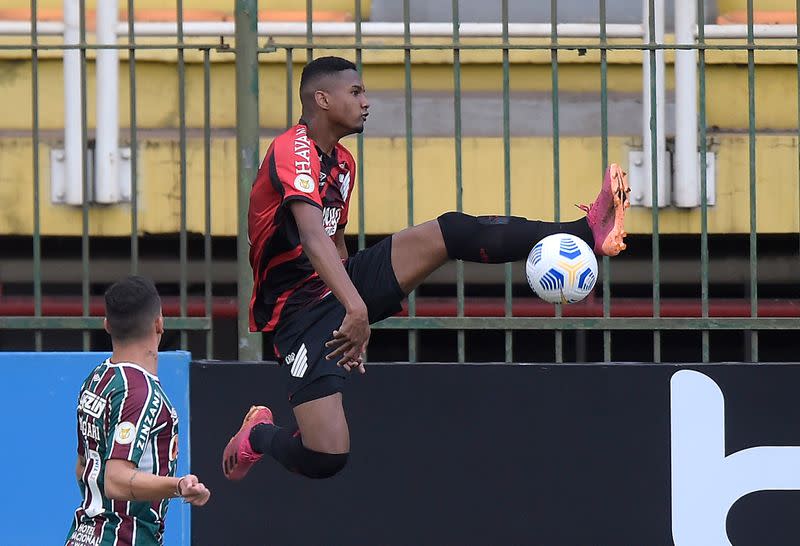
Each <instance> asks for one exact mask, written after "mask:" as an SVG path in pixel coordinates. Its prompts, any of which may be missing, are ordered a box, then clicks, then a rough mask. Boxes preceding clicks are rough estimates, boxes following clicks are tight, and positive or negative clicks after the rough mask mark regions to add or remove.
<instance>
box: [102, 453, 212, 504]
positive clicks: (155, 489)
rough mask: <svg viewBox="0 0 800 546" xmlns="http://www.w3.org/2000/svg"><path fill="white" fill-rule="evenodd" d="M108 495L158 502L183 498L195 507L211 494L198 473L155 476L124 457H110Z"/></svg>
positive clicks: (106, 475) (131, 499)
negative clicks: (178, 476)
mask: <svg viewBox="0 0 800 546" xmlns="http://www.w3.org/2000/svg"><path fill="white" fill-rule="evenodd" d="M105 494H106V496H107V497H108V498H110V499H114V500H119V501H149V502H157V501H160V500H162V499H169V498H173V497H182V498H183V499H184V500H185V501H186V502H188V503H191V504H192V505H194V506H203V505H204V504H205V503H206V502H208V499H209V497H211V492H210V491H209V490H208V489H207V488H206V486H205V485H203V484H202V483H200V482H199V481H198V479H197V476H194V475H192V474H187V475H186V476H183V477H181V478H170V477H168V476H156V475H154V474H150V473H149V472H140V471H139V470H138V469H137V468H136V467H135V466H134V465H133V463H132V462H131V461H126V460H123V459H111V460H109V461H108V463H107V464H106V472H105Z"/></svg>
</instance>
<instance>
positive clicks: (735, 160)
mask: <svg viewBox="0 0 800 546" xmlns="http://www.w3.org/2000/svg"><path fill="white" fill-rule="evenodd" d="M346 144H347V145H348V146H350V147H351V149H353V151H355V145H354V144H355V143H354V142H353V141H352V140H349V141H348V142H346ZM413 144H414V189H415V195H414V206H415V211H414V220H415V222H416V223H419V222H422V221H425V220H428V219H431V218H435V217H436V216H438V215H439V214H441V213H442V212H444V211H446V210H450V209H454V208H455V203H456V199H455V160H454V142H453V140H452V139H447V138H418V139H415V140H414V143H413ZM630 144H631V142H630V141H629V140H628V139H624V138H612V139H611V140H610V142H609V157H610V158H611V159H612V160H618V161H620V162H621V163H623V164H624V158H625V157H627V154H626V151H627V149H628V146H629V145H630ZM267 145H268V141H266V140H265V141H262V143H261V149H262V150H265V149H266V146H267ZM718 145H719V150H720V153H719V156H718V158H717V196H716V197H717V205H716V206H715V207H712V208H711V209H710V210H709V229H710V231H711V232H712V233H736V232H739V233H747V232H748V231H749V213H748V210H749V209H748V207H749V197H748V195H749V194H748V184H749V179H748V153H747V150H748V142H747V138H746V137H745V136H741V135H722V136H720V137H719V139H718ZM364 148H365V151H364V162H365V172H364V174H365V180H366V182H365V194H366V203H365V205H366V214H365V222H366V229H367V232H369V233H391V232H394V231H398V230H400V229H402V228H403V227H405V226H406V221H407V220H406V219H407V210H406V207H405V203H406V188H407V177H406V169H405V140H404V139H388V138H375V139H369V138H368V139H366V140H365V145H364ZM560 150H561V208H560V211H561V218H562V219H564V220H569V219H573V218H577V217H579V215H580V214H581V213H580V212H579V211H578V210H577V209H575V208H574V206H573V204H575V203H582V202H588V201H591V200H592V199H593V198H594V196H595V195H596V192H597V189H598V185H599V179H600V175H601V165H600V140H599V138H595V137H591V138H563V139H561V142H560ZM235 152H236V150H235V139H233V138H216V139H214V140H213V142H212V157H211V165H212V172H211V179H212V204H213V205H212V207H213V208H212V212H213V220H212V230H213V233H215V234H218V235H233V234H234V233H235V229H236V191H235V185H236V164H235V157H236V153H235ZM463 153H464V155H463V161H464V162H463V172H464V178H463V182H464V192H463V198H464V210H465V211H466V212H469V213H472V214H495V213H499V212H502V211H503V175H502V173H503V163H502V162H503V148H502V140H501V139H498V138H466V139H464V141H463ZM31 154H32V145H31V141H30V139H21V138H6V139H0V234H30V233H32V230H33V217H32V202H33V180H32V168H31V164H32V155H31ZM202 154H203V147H202V141H201V140H200V139H190V140H189V143H188V149H187V183H188V192H187V202H188V227H189V230H191V231H195V232H202V231H203V229H204V220H203V217H204V216H203V214H204V212H203V211H204V206H205V197H204V190H203V180H204V173H203V155H202ZM756 154H757V188H758V192H757V204H758V231H759V232H760V233H792V232H797V231H798V229H800V225H799V224H798V217H800V214H798V210H799V208H798V207H799V205H798V190H797V188H798V177H797V157H798V148H797V139H796V138H795V137H790V136H778V135H763V136H760V137H759V139H758V141H757V150H756ZM179 162H180V154H179V149H178V146H177V144H176V143H175V142H173V141H170V140H167V139H162V140H158V139H154V140H148V141H146V142H142V144H141V149H140V165H139V174H140V187H141V190H140V191H141V193H140V203H139V206H140V217H139V226H140V229H141V230H142V232H147V233H165V232H167V233H169V232H175V231H177V230H178V227H179V217H180V208H179V204H180V201H179V196H180V193H179V182H180V180H179V165H180V163H179ZM511 162H512V212H513V214H515V215H521V216H527V217H531V218H541V219H552V218H553V183H552V178H553V167H552V163H553V162H552V141H551V139H547V138H514V139H512V143H511ZM40 173H41V201H40V203H41V210H42V213H41V214H42V216H41V218H42V231H43V233H44V234H48V235H79V234H80V229H81V228H80V226H81V211H80V208H74V207H69V206H64V205H51V204H50V183H49V180H50V166H49V150H48V148H47V146H46V145H43V146H42V149H41V152H40ZM359 197H360V193H359V192H358V191H356V192H354V194H353V202H352V203H351V211H352V216H351V218H350V224H349V227H348V232H349V233H356V232H357V229H358V199H359ZM650 214H651V213H650V210H649V209H633V210H631V212H630V215H629V220H628V223H627V226H628V231H629V232H630V233H649V232H650V228H651V216H650ZM90 226H91V233H92V234H93V235H116V236H124V235H127V234H129V232H130V231H129V230H130V207H129V206H128V205H114V206H100V207H93V208H92V210H91V215H90ZM660 227H661V231H662V233H697V232H699V230H700V213H699V210H690V211H686V210H674V209H665V210H663V211H662V212H661V216H660Z"/></svg>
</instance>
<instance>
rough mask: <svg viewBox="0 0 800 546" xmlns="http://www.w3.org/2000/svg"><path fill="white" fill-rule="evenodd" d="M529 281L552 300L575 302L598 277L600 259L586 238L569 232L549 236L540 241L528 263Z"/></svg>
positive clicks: (526, 268) (580, 298)
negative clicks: (598, 260)
mask: <svg viewBox="0 0 800 546" xmlns="http://www.w3.org/2000/svg"><path fill="white" fill-rule="evenodd" d="M525 273H526V274H527V276H528V284H529V285H530V286H531V288H532V289H533V291H534V292H536V295H537V296H539V297H540V298H542V299H543V300H545V301H547V302H550V303H575V302H578V301H581V300H582V299H583V298H585V297H586V296H587V295H588V294H589V292H591V291H592V288H594V283H595V281H596V280H597V258H595V257H594V252H592V249H591V248H589V245H587V244H586V243H585V242H584V240H583V239H581V238H580V237H576V236H575V235H570V234H568V233H556V234H555V235H549V236H547V237H545V238H544V239H542V240H541V241H539V242H538V243H536V245H535V246H534V247H533V250H531V253H530V254H528V261H527V262H526V263H525Z"/></svg>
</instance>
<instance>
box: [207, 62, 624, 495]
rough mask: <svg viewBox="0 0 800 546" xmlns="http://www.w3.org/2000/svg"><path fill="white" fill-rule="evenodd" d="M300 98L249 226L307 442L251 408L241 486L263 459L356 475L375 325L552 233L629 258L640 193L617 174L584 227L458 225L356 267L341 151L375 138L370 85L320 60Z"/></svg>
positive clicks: (467, 221) (406, 241) (494, 219)
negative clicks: (426, 284) (355, 434)
mask: <svg viewBox="0 0 800 546" xmlns="http://www.w3.org/2000/svg"><path fill="white" fill-rule="evenodd" d="M300 99H301V101H302V105H303V113H302V117H301V119H300V122H299V124H298V125H295V126H294V127H292V128H291V129H289V130H288V131H286V132H285V133H283V134H282V135H280V136H279V137H277V138H276V139H275V140H274V141H273V142H272V145H271V146H270V147H269V150H268V151H267V154H266V158H265V159H264V162H263V163H262V164H261V168H260V170H259V172H258V177H257V178H256V180H255V183H254V185H253V188H252V191H251V194H250V210H249V216H248V222H249V236H250V241H251V249H250V264H251V265H252V267H253V278H254V282H255V286H254V289H253V296H252V300H251V302H250V329H251V331H263V332H272V333H273V335H274V344H275V350H276V352H277V354H278V358H279V359H280V360H281V363H282V364H283V366H284V368H285V369H286V371H287V373H288V376H289V377H288V391H289V392H288V394H289V400H290V403H291V405H292V407H293V409H294V415H295V417H296V419H297V425H298V427H299V430H296V429H291V430H290V429H288V428H282V427H279V426H276V425H275V424H274V423H273V419H272V412H271V411H270V410H269V409H268V408H266V407H264V406H253V407H252V408H250V410H249V411H248V412H247V415H245V418H244V422H243V423H242V426H241V428H240V429H239V431H238V432H237V433H236V435H234V436H233V438H232V439H231V440H230V442H228V445H227V447H226V448H225V450H224V453H223V460H222V467H223V472H224V473H225V476H226V477H227V478H228V479H231V480H240V479H242V478H243V477H244V476H245V474H247V472H248V471H249V470H250V468H251V467H252V465H253V464H254V463H256V462H257V461H259V460H260V459H261V458H262V457H263V455H264V454H269V455H270V456H271V457H273V458H274V459H275V460H277V461H278V462H280V463H281V464H282V465H283V466H285V467H286V468H287V469H289V470H291V471H293V472H297V473H299V474H302V475H304V476H308V477H310V478H327V477H330V476H333V475H335V474H336V473H337V472H339V471H340V470H341V469H342V468H343V467H344V466H345V464H346V462H347V457H348V453H349V451H350V436H349V431H348V428H347V420H346V419H345V414H344V409H343V408H342V394H341V391H342V387H343V385H344V381H345V377H346V376H347V372H350V371H353V370H358V371H359V372H361V373H364V371H365V369H364V363H363V361H362V355H363V354H364V351H365V350H366V348H367V343H368V342H369V336H370V328H369V325H370V324H371V323H374V322H377V321H379V320H382V319H384V318H386V317H389V316H392V315H394V314H395V313H397V312H398V311H400V309H401V305H400V302H401V301H402V300H403V298H405V296H406V295H407V294H408V293H409V292H411V291H412V290H413V289H414V288H416V287H417V286H418V285H419V284H420V283H421V282H422V281H423V280H424V279H425V278H426V277H427V276H428V275H430V274H431V273H432V272H433V271H435V270H436V269H437V268H439V267H440V266H442V265H443V264H444V263H445V262H447V261H448V260H466V261H470V262H483V263H500V262H511V261H517V260H524V259H526V258H527V256H528V253H529V252H530V250H531V248H532V247H533V245H534V244H535V243H536V242H537V241H538V240H540V239H541V238H543V237H545V236H547V235H551V234H553V233H571V234H574V235H577V236H579V237H581V238H582V239H583V240H585V241H586V242H587V243H588V244H589V246H590V247H592V248H594V251H595V253H596V254H598V255H601V256H615V255H617V254H618V253H619V252H620V251H622V250H623V249H624V248H625V244H624V242H623V238H624V237H625V235H626V233H625V231H624V228H623V219H624V215H625V209H626V208H627V207H628V205H629V201H628V191H629V189H628V186H627V182H626V179H625V175H624V173H623V172H622V171H621V169H620V168H619V167H618V166H617V165H611V166H609V168H608V170H607V171H606V175H605V179H604V180H603V184H602V187H601V190H600V194H599V195H598V197H597V199H596V200H595V201H594V203H592V204H591V205H589V206H582V207H581V208H582V209H583V210H584V211H585V212H586V213H587V215H586V216H585V217H584V218H581V219H580V220H575V221H574V222H565V223H548V222H540V221H531V220H527V219H525V218H518V217H502V216H501V217H498V216H482V217H474V216H469V215H467V214H462V213H457V212H448V213H446V214H443V215H442V216H440V217H439V218H438V219H436V220H432V221H429V222H426V223H424V224H421V225H418V226H414V227H411V228H408V229H405V230H403V231H401V232H400V233H396V234H394V235H392V236H391V237H388V238H386V239H384V240H383V241H381V242H380V243H378V244H376V245H375V246H372V247H370V248H368V249H365V250H362V251H361V252H358V253H357V254H355V255H354V256H352V257H348V255H347V249H346V247H345V244H344V227H345V225H346V224H347V218H348V204H349V202H350V196H351V194H352V193H353V184H354V182H355V179H356V175H355V162H354V161H353V156H352V155H351V154H350V152H348V151H347V149H346V148H345V147H344V146H342V145H341V144H340V143H339V139H341V138H343V137H345V136H347V135H351V134H355V133H361V132H362V131H363V129H364V122H365V121H366V119H367V115H368V110H369V102H368V101H367V98H366V94H365V89H364V83H363V82H362V80H361V77H360V76H359V74H358V72H357V71H356V67H355V65H353V63H351V62H349V61H347V60H345V59H341V58H338V57H322V58H319V59H316V60H314V61H313V62H311V63H309V64H308V65H307V66H306V67H305V69H304V70H303V74H302V78H301V81H300Z"/></svg>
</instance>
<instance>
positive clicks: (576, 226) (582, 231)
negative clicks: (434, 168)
mask: <svg viewBox="0 0 800 546" xmlns="http://www.w3.org/2000/svg"><path fill="white" fill-rule="evenodd" d="M439 226H440V227H441V229H442V237H443V238H444V244H445V247H446V248H447V255H448V256H449V257H450V258H451V259H454V260H455V259H458V260H466V261H468V262H483V263H503V262H516V261H519V260H525V259H526V258H527V257H528V253H530V251H531V248H532V247H533V245H534V244H536V243H537V242H538V241H539V240H540V239H542V238H544V237H547V236H548V235H553V234H554V233H570V234H572V235H576V236H578V237H580V238H581V239H583V240H584V241H586V244H588V245H589V248H594V236H593V235H592V230H591V228H590V227H589V223H588V222H587V220H586V217H584V218H581V219H579V220H575V221H573V222H542V221H539V220H528V219H526V218H520V217H519V216H477V217H476V216H470V215H469V214H463V213H460V212H448V213H445V214H443V215H441V216H440V217H439Z"/></svg>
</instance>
